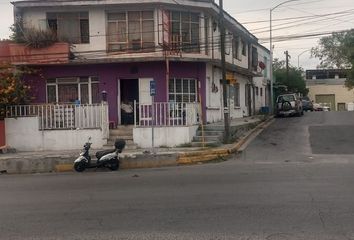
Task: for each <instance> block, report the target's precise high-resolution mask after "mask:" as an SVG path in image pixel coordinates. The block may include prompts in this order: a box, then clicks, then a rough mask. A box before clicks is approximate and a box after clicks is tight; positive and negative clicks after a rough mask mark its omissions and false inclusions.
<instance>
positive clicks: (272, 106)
mask: <svg viewBox="0 0 354 240" xmlns="http://www.w3.org/2000/svg"><path fill="white" fill-rule="evenodd" d="M297 1H301V0H288V1H285V2H282V3H279V4H278V5H276V6H275V7H273V8H271V9H270V11H269V15H270V18H269V36H270V37H269V42H270V44H269V46H270V47H269V50H270V99H271V103H270V109H271V112H272V113H273V112H274V103H273V102H274V99H273V98H274V92H273V41H272V12H273V11H274V10H275V9H276V8H278V7H280V6H281V5H283V4H286V3H289V2H297Z"/></svg>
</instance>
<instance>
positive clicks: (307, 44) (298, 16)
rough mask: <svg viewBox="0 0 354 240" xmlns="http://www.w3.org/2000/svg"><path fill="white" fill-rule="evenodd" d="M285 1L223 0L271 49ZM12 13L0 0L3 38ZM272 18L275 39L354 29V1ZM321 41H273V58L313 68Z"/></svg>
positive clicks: (299, 0) (297, 0) (313, 2)
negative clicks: (287, 56) (313, 55)
mask: <svg viewBox="0 0 354 240" xmlns="http://www.w3.org/2000/svg"><path fill="white" fill-rule="evenodd" d="M215 1H216V2H218V0H215ZM282 2H284V0H247V1H245V0H224V8H225V10H226V11H227V12H228V13H229V14H230V15H232V16H233V17H234V18H235V19H236V20H237V21H238V22H240V23H242V24H243V25H244V26H245V27H246V28H247V29H248V30H249V31H250V32H251V33H252V34H253V35H255V36H256V37H257V38H259V42H260V43H261V44H262V45H264V46H265V47H267V48H268V49H269V48H270V44H269V25H270V23H269V18H270V16H269V15H270V9H271V8H274V7H275V6H276V5H278V4H279V3H282ZM12 15H13V10H12V5H11V3H10V1H9V0H0V16H1V21H0V39H4V38H8V37H9V35H10V30H9V27H10V26H11V24H12V23H13V16H12ZM324 15H325V16H324ZM284 18H288V19H287V20H284ZM289 18H290V19H289ZM272 19H273V21H272V27H273V38H274V39H275V38H276V37H277V36H289V35H293V34H296V35H298V34H300V35H304V34H313V33H325V32H332V31H340V30H348V29H350V28H354V0H335V1H333V0H294V1H292V2H289V3H286V4H284V5H282V6H280V7H278V8H276V9H274V10H273V11H272ZM255 22H257V23H255ZM318 40H319V37H312V38H311V39H304V38H301V39H297V40H286V41H283V42H274V44H273V51H274V57H275V58H279V59H280V60H284V59H285V54H284V52H285V51H289V54H290V56H291V59H290V61H291V62H290V63H291V64H292V65H293V66H298V62H299V66H300V67H302V68H304V69H314V68H316V67H317V66H318V64H319V60H318V59H316V58H311V54H310V49H311V48H312V47H316V46H317V43H318ZM298 60H299V61H298Z"/></svg>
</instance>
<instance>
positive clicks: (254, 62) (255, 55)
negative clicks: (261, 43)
mask: <svg viewBox="0 0 354 240" xmlns="http://www.w3.org/2000/svg"><path fill="white" fill-rule="evenodd" d="M251 63H252V69H253V71H257V69H258V50H257V48H256V47H252V59H251Z"/></svg>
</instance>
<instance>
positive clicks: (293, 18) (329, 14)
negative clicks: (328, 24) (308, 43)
mask: <svg viewBox="0 0 354 240" xmlns="http://www.w3.org/2000/svg"><path fill="white" fill-rule="evenodd" d="M352 11H354V9H349V10H346V11H339V12H333V13H326V14H319V15H317V16H314V15H313V14H311V15H306V16H301V17H287V18H278V19H273V20H272V22H277V21H287V20H295V19H302V18H312V17H323V16H331V15H338V14H342V13H348V12H352ZM254 23H269V19H268V20H260V21H252V22H242V23H241V24H254Z"/></svg>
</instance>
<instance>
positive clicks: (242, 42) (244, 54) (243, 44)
mask: <svg viewBox="0 0 354 240" xmlns="http://www.w3.org/2000/svg"><path fill="white" fill-rule="evenodd" d="M241 44H242V55H243V56H247V44H246V42H245V41H244V40H241Z"/></svg>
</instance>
